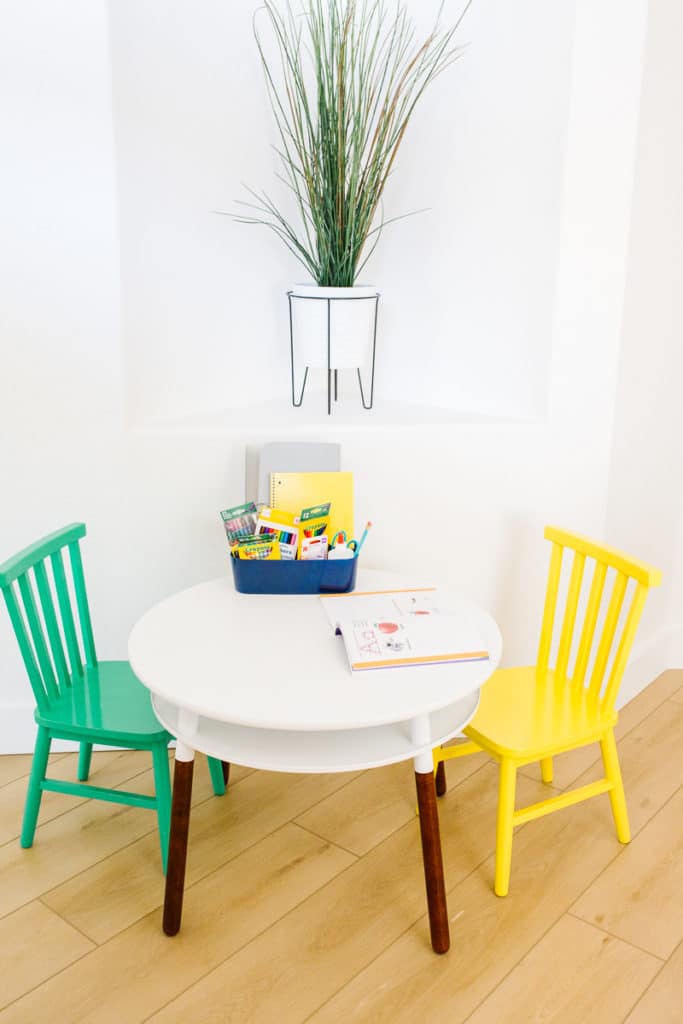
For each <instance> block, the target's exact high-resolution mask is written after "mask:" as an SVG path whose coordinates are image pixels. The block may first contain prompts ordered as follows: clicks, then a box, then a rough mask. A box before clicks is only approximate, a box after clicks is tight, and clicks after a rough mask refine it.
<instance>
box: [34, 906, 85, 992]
mask: <svg viewBox="0 0 683 1024" xmlns="http://www.w3.org/2000/svg"><path fill="white" fill-rule="evenodd" d="M34 902H37V903H41V904H42V905H43V906H44V907H45V909H46V910H48V911H49V912H50V913H51V914H55V915H56V916H57V917H58V918H59V919H60V921H63V922H64V924H67V925H68V926H69V928H73V930H74V931H75V932H78V934H79V935H82V936H83V938H84V939H87V940H88V942H90V943H91V945H92V949H89V950H88V951H87V952H88V953H92V952H93V950H94V949H97V947H98V946H99V945H100V943H99V942H98V941H97V939H93V937H92V935H88V934H87V933H86V932H84V931H83V929H82V928H79V927H78V925H77V924H74V922H73V921H70V920H69V918H68V917H65V916H64V914H62V913H61V911H59V910H55V908H54V907H51V906H50V905H49V904H48V903H46V902H45V901H44V899H43V897H42V896H38V897H37V898H36V900H31V903H34ZM26 905H27V904H24V906H26ZM82 955H83V956H87V953H83V954H82ZM76 959H78V960H80V959H81V957H77V958H76ZM75 962H76V961H75V960H74V961H73V963H75ZM45 980H46V981H47V979H45Z"/></svg>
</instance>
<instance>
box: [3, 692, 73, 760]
mask: <svg viewBox="0 0 683 1024" xmlns="http://www.w3.org/2000/svg"><path fill="white" fill-rule="evenodd" d="M33 708H34V705H33V704H4V705H3V704H0V754H32V753H33V747H34V744H35V742H36V723H35V721H34V719H33ZM50 749H51V750H52V751H53V753H59V752H60V751H62V750H78V744H77V743H74V742H73V741H71V740H53V743H52V746H51V748H50Z"/></svg>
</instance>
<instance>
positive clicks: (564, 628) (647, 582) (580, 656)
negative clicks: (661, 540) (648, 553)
mask: <svg viewBox="0 0 683 1024" xmlns="http://www.w3.org/2000/svg"><path fill="white" fill-rule="evenodd" d="M544 536H545V538H546V540H549V541H551V542H552V545H553V547H552V554H551V558H550V570H549V573H548V586H547V590H546V599H545V609H544V613H543V624H542V627H541V638H540V643H539V649H538V660H537V669H538V672H539V673H542V674H545V673H546V672H547V671H548V670H551V671H554V674H555V678H556V679H559V680H564V681H566V682H567V683H568V684H570V685H572V686H576V687H584V688H585V689H586V690H588V692H589V694H590V695H591V697H592V698H594V700H595V701H596V702H597V703H599V704H600V706H601V708H602V710H604V711H605V712H610V711H611V710H612V709H613V708H614V703H615V701H616V697H617V693H618V690H619V686H620V684H621V679H622V676H623V674H624V669H625V668H626V663H627V661H628V656H629V653H630V651H631V646H632V644H633V639H634V637H635V634H636V629H637V627H638V622H639V620H640V616H641V614H642V611H643V607H644V605H645V598H646V597H647V592H648V590H649V588H650V587H653V586H658V585H659V584H660V583H661V578H662V577H661V572H660V571H659V570H658V569H654V568H652V567H651V566H649V565H646V564H645V563H644V562H638V561H636V560H635V559H632V558H630V557H629V556H628V555H625V554H623V553H622V552H620V551H617V550H616V549H614V548H609V547H604V546H602V545H599V544H596V543H595V542H594V541H591V540H588V539H587V538H585V537H580V536H577V535H576V534H572V533H568V532H567V531H566V530H560V529H558V528H557V527H554V526H548V527H546V529H545V532H544ZM569 552H572V553H573V556H574V557H573V560H572V563H571V574H570V577H569V585H568V588H567V596H566V601H565V605H564V615H563V616H562V621H561V623H560V622H557V623H556V621H555V619H556V611H557V605H558V594H559V591H560V578H561V574H562V563H563V558H564V555H565V554H566V553H567V554H568V553H569ZM587 562H588V563H589V564H590V563H591V562H592V563H593V564H594V570H593V579H592V582H591V585H590V589H589V591H588V594H587V602H586V605H585V611H584V612H583V614H582V616H578V618H580V619H582V622H581V621H580V622H577V613H578V611H579V603H580V597H581V592H582V584H583V580H584V575H585V568H586V564H587ZM609 570H612V572H613V575H614V582H613V584H612V589H611V594H610V596H609V600H607V591H608V590H609V587H607V588H606V586H605V584H606V581H607V578H608V571H609ZM631 580H632V581H633V583H634V587H633V591H632V594H631V595H630V596H629V598H628V599H627V588H628V584H629V581H631ZM625 602H626V609H624V605H625ZM601 609H602V610H603V617H602V620H601ZM622 610H625V616H624V617H623V628H622V629H621V635H620V638H619V642H618V645H617V647H616V652H615V653H614V657H613V660H612V663H611V669H610V672H609V675H608V676H607V677H606V670H607V667H608V664H609V661H610V655H611V653H612V650H613V647H614V642H615V637H616V636H617V632H618V626H619V623H620V621H622ZM600 620H601V621H600ZM599 622H600V626H599V625H598V624H599ZM556 626H557V627H558V629H559V640H558V643H557V653H556V656H555V662H554V665H553V664H552V663H551V648H552V645H553V637H554V635H555V627H556ZM579 629H580V633H578V630H579ZM576 637H578V646H577V645H576V644H575V638H576ZM572 648H575V649H576V654H575V658H574V661H573V666H572V667H571V668H570V660H571V659H570V655H571V653H572ZM592 652H594V659H593V663H592V670H591V673H590V676H589V678H588V680H587V678H586V677H587V669H588V666H589V663H590V659H591V653H592Z"/></svg>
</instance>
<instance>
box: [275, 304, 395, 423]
mask: <svg viewBox="0 0 683 1024" xmlns="http://www.w3.org/2000/svg"><path fill="white" fill-rule="evenodd" d="M287 298H288V300H289V348H290V354H291V360H292V405H293V406H294V407H295V408H296V409H298V408H299V407H300V406H301V405H302V403H303V400H304V391H305V390H306V381H307V380H308V366H307V367H306V369H305V371H304V378H303V381H302V383H301V392H300V393H299V397H298V398H297V396H296V384H295V380H294V377H295V373H294V322H293V315H292V298H296V299H298V300H300V301H301V302H326V303H327V415H328V416H329V415H330V413H331V412H332V374H333V373H334V400H335V402H336V401H337V394H338V388H337V385H338V380H337V374H338V370H337V369H336V367H333V366H332V365H331V345H332V303H333V302H374V303H375V318H374V323H373V329H372V367H371V370H370V401H369V402H368V401H366V399H365V391H364V389H363V378H362V376H361V372H360V366H358V367H356V373H357V374H358V387H359V389H360V400H361V402H362V405H363V408H364V409H372V403H373V401H374V395H375V353H376V350H377V312H378V308H379V292H377V293H376V294H375V295H345V296H335V297H334V298H333V297H327V296H324V295H296V294H295V292H293V291H289V292H287Z"/></svg>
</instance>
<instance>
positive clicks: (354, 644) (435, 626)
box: [321, 587, 488, 672]
mask: <svg viewBox="0 0 683 1024" xmlns="http://www.w3.org/2000/svg"><path fill="white" fill-rule="evenodd" d="M321 601H322V604H323V608H324V609H325V613H326V615H327V617H328V619H329V621H330V625H331V626H332V627H333V628H334V629H335V631H336V632H338V633H341V636H342V638H343V641H344V646H345V648H346V653H347V656H348V659H349V664H350V666H351V668H352V670H353V671H354V672H358V671H365V670H368V669H384V668H401V667H406V666H413V667H414V666H417V665H443V664H448V663H450V662H453V663H455V662H462V661H484V660H486V659H487V658H488V651H486V650H485V649H484V642H483V638H482V636H481V631H480V629H479V627H478V626H477V624H476V622H475V621H474V620H473V619H471V618H470V616H469V615H468V614H467V613H466V612H463V611H462V610H457V611H456V610H455V609H454V608H451V607H449V605H448V599H447V598H446V597H444V595H443V594H442V593H441V592H440V591H439V590H438V589H437V588H436V587H425V588H420V589H414V590H393V591H392V590H387V591H379V592H374V593H351V594H339V595H335V596H331V595H330V596H326V595H324V596H321Z"/></svg>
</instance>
